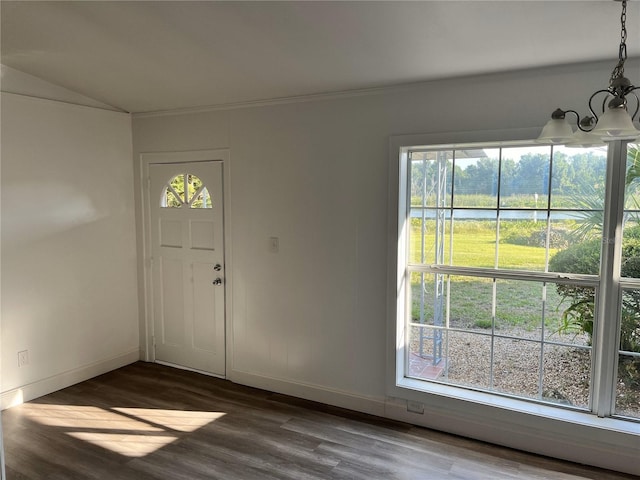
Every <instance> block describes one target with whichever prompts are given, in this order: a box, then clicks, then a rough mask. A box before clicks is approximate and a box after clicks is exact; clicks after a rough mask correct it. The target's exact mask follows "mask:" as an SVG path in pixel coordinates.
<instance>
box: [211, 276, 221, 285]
mask: <svg viewBox="0 0 640 480" xmlns="http://www.w3.org/2000/svg"><path fill="white" fill-rule="evenodd" d="M213 284H214V285H222V279H221V278H220V277H218V278H216V279H215V280H214V281H213Z"/></svg>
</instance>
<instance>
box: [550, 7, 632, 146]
mask: <svg viewBox="0 0 640 480" xmlns="http://www.w3.org/2000/svg"><path fill="white" fill-rule="evenodd" d="M618 1H619V0H618ZM626 21H627V0H622V14H621V15H620V25H621V31H620V48H619V50H618V63H617V65H616V66H615V68H614V69H613V71H612V72H611V78H610V79H609V86H608V87H607V88H605V89H602V90H598V91H596V92H595V93H593V94H592V95H591V97H590V98H589V103H588V107H589V114H587V115H586V116H584V117H582V118H580V115H579V114H578V112H576V111H575V110H563V109H561V108H558V109H556V110H555V111H554V112H553V113H552V114H551V120H549V121H548V122H547V124H546V125H545V126H544V128H543V129H542V133H541V134H540V136H539V137H538V141H539V142H541V143H562V144H565V145H567V146H585V147H586V146H591V145H596V144H602V142H603V141H605V142H606V141H612V140H634V139H635V138H637V137H640V130H638V129H637V128H636V127H635V125H634V124H633V122H634V121H639V120H640V116H639V115H638V112H639V111H640V99H639V98H638V95H637V93H636V92H637V91H638V90H640V87H636V86H634V85H633V84H632V83H631V81H630V80H629V79H628V78H627V77H625V76H624V62H625V60H626V59H627V27H626ZM600 101H602V104H601V106H600ZM629 104H630V105H629ZM596 105H597V106H600V108H594V106H596ZM629 108H632V109H633V113H632V114H630V113H629ZM596 110H597V111H599V113H600V115H598V113H596ZM569 113H570V114H572V115H575V121H576V125H577V129H576V131H575V133H574V131H573V128H572V127H571V124H570V123H569V121H568V120H567V118H566V116H567V114H569Z"/></svg>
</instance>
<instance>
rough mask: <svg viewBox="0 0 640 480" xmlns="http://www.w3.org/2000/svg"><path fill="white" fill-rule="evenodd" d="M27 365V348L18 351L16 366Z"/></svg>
mask: <svg viewBox="0 0 640 480" xmlns="http://www.w3.org/2000/svg"><path fill="white" fill-rule="evenodd" d="M27 365H29V350H22V351H21V352H18V366H19V367H25V366H27Z"/></svg>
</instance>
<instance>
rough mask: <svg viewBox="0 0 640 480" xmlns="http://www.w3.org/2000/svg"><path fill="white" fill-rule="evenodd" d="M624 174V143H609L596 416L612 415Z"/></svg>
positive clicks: (597, 339) (597, 327) (597, 325)
mask: <svg viewBox="0 0 640 480" xmlns="http://www.w3.org/2000/svg"><path fill="white" fill-rule="evenodd" d="M625 175H626V142H624V141H620V140H618V141H613V142H610V143H609V147H608V152H607V182H606V192H605V205H604V209H605V211H604V225H603V232H602V235H603V236H602V255H601V262H600V288H599V290H598V299H597V306H596V308H597V317H596V323H595V325H594V335H593V346H594V365H593V382H592V397H591V398H592V402H593V403H592V409H593V412H594V413H596V414H597V415H598V416H599V417H605V416H609V415H611V414H612V413H613V412H614V409H615V406H614V403H615V402H614V400H615V393H614V392H615V383H616V366H617V350H618V349H617V342H618V330H619V325H620V263H621V254H622V229H623V225H622V219H623V213H624V212H623V211H624V194H625Z"/></svg>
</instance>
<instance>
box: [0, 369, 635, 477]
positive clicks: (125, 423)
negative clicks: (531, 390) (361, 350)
mask: <svg viewBox="0 0 640 480" xmlns="http://www.w3.org/2000/svg"><path fill="white" fill-rule="evenodd" d="M2 421H3V429H4V433H5V438H4V444H5V450H6V467H7V479H8V480H40V479H53V480H56V479H66V480H76V479H78V480H80V479H82V480H86V479H109V480H167V479H172V480H181V479H188V480H210V479H221V480H284V479H291V480H346V479H353V480H358V479H362V480H364V479H366V480H378V479H379V480H387V479H389V480H393V479H402V480H408V479H411V480H421V479H436V480H439V479H448V480H451V479H464V480H470V479H491V480H494V479H505V480H510V479H519V480H520V479H524V480H540V479H553V480H580V479H593V480H622V479H630V478H633V477H631V476H628V475H623V474H618V473H616V472H612V471H607V470H601V469H597V468H590V467H585V466H582V465H576V464H573V463H569V462H563V461H559V460H554V459H549V458H544V457H539V456H535V455H530V454H527V453H524V452H519V451H514V450H511V449H508V448H504V447H498V446H495V445H490V444H486V443H482V442H476V441H473V440H469V439H464V438H460V437H456V436H453V435H448V434H445V433H442V432H436V431H433V430H427V429H423V428H419V427H415V426H412V425H409V424H405V423H401V422H395V421H391V420H387V419H381V418H377V417H373V416H370V415H365V414H361V413H357V412H351V411H348V410H344V409H339V408H335V407H330V406H327V405H322V404H319V403H315V402H311V401H307V400H301V399H296V398H293V397H288V396H285V395H281V394H276V393H272V392H268V391H265V390H257V389H253V388H249V387H244V386H241V385H236V384H233V383H231V382H228V381H224V380H220V379H215V378H211V377H207V376H204V375H199V374H196V373H193V372H188V371H184V370H178V369H174V368H170V367H165V366H161V365H155V364H150V363H144V362H137V363H134V364H132V365H129V366H127V367H124V368H121V369H118V370H116V371H113V372H110V373H108V374H106V375H102V376H100V377H96V378H94V379H91V380H88V381H86V382H82V383H80V384H78V385H74V386H72V387H69V388H66V389H64V390H61V391H59V392H55V393H53V394H51V395H47V396H45V397H42V398H40V399H37V400H35V401H33V402H28V403H26V404H24V405H21V406H17V407H14V408H11V409H9V410H5V411H4V412H2Z"/></svg>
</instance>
